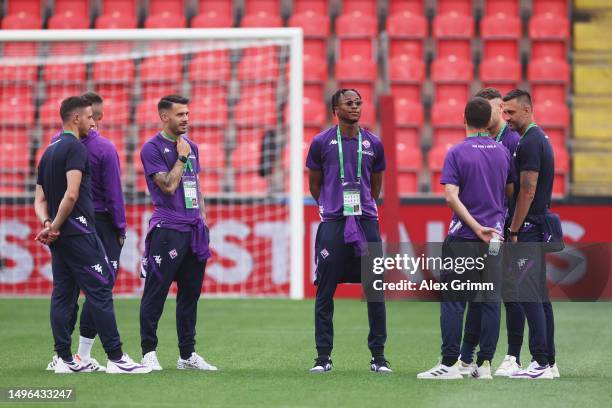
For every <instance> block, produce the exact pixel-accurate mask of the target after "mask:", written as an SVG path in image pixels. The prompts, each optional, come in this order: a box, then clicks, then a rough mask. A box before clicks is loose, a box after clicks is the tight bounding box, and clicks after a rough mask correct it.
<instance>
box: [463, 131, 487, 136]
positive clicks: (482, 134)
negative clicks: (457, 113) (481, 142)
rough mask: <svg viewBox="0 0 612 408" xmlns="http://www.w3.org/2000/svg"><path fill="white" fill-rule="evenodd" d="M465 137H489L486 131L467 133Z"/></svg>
mask: <svg viewBox="0 0 612 408" xmlns="http://www.w3.org/2000/svg"><path fill="white" fill-rule="evenodd" d="M467 137H490V136H489V134H488V133H487V132H476V133H469V134H468V135H467Z"/></svg>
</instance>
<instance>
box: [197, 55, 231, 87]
mask: <svg viewBox="0 0 612 408" xmlns="http://www.w3.org/2000/svg"><path fill="white" fill-rule="evenodd" d="M230 78H231V65H230V56H229V52H228V51H227V50H222V51H208V52H201V53H198V54H197V55H196V56H195V57H194V58H193V59H192V60H191V62H190V64H189V79H190V80H191V81H192V82H227V81H229V80H230Z"/></svg>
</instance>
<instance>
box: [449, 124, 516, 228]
mask: <svg viewBox="0 0 612 408" xmlns="http://www.w3.org/2000/svg"><path fill="white" fill-rule="evenodd" d="M513 181H514V172H513V171H512V166H511V157H510V152H509V151H508V149H507V148H506V147H505V146H504V145H502V144H500V143H498V142H496V141H495V140H494V139H492V138H491V137H489V136H478V137H468V138H466V139H465V140H464V141H462V142H460V143H458V144H456V145H454V146H453V147H451V149H450V150H449V151H448V153H447V154H446V158H445V159H444V166H443V168H442V177H441V178H440V183H441V184H453V185H455V186H458V187H459V199H460V200H461V202H462V203H463V205H465V207H466V208H467V210H468V212H469V213H470V214H471V215H472V217H474V218H475V219H476V221H478V222H479V223H480V225H482V226H485V227H491V228H495V229H496V230H498V231H499V232H500V233H503V229H504V219H505V216H506V193H505V191H506V184H509V183H512V182H513ZM448 235H452V236H456V237H461V238H466V239H477V238H478V237H477V236H476V234H475V233H474V231H472V230H471V229H470V227H468V226H467V225H464V224H463V222H462V221H461V220H460V219H459V217H458V216H457V214H453V218H452V220H451V223H450V226H449V229H448Z"/></svg>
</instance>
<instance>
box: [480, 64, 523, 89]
mask: <svg viewBox="0 0 612 408" xmlns="http://www.w3.org/2000/svg"><path fill="white" fill-rule="evenodd" d="M480 79H481V81H482V86H483V87H493V88H497V89H498V90H499V91H500V92H501V94H502V95H503V94H505V93H507V92H508V91H510V90H511V89H514V88H517V87H518V84H519V83H520V82H521V63H520V62H518V61H517V60H515V59H506V58H504V57H503V56H498V57H496V58H491V59H487V60H485V61H483V62H482V63H481V64H480Z"/></svg>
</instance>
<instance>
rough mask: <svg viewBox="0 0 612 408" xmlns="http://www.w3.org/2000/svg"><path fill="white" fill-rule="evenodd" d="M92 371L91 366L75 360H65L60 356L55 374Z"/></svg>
mask: <svg viewBox="0 0 612 408" xmlns="http://www.w3.org/2000/svg"><path fill="white" fill-rule="evenodd" d="M92 371H93V370H92V369H91V367H90V366H85V365H82V364H80V363H78V362H76V361H74V360H72V361H64V360H63V359H62V358H60V357H58V358H57V360H56V363H55V374H80V373H91V372H92Z"/></svg>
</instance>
